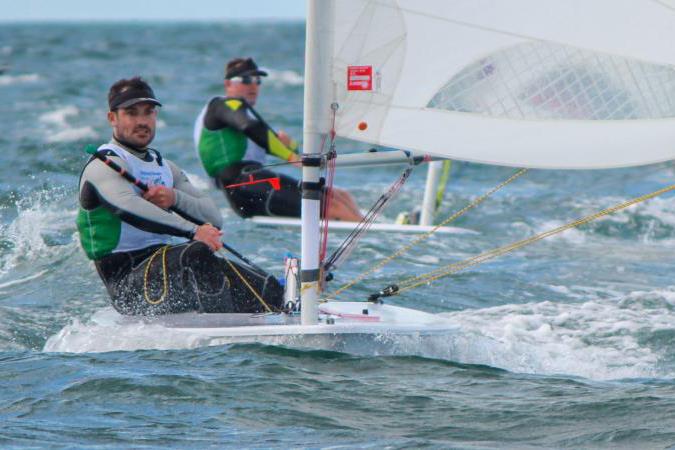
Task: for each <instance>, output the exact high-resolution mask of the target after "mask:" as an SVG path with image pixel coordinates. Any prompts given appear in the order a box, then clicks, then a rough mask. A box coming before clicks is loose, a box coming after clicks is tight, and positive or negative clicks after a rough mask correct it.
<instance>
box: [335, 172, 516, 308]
mask: <svg viewBox="0 0 675 450" xmlns="http://www.w3.org/2000/svg"><path fill="white" fill-rule="evenodd" d="M527 170H528V169H520V170H518V171H517V172H516V173H515V174H513V175H511V176H510V177H509V178H508V179H506V180H505V181H503V182H501V183H500V184H498V185H497V186H495V187H494V188H492V189H491V190H489V191H488V192H486V193H485V194H483V195H481V196H480V197H478V198H477V199H476V200H474V201H473V202H471V203H469V204H468V205H467V206H465V207H464V208H462V209H460V210H459V211H457V212H456V213H454V214H453V215H451V216H450V217H448V218H447V219H445V220H444V221H443V222H441V223H439V224H438V225H436V226H434V227H433V228H432V229H431V230H430V231H428V232H427V233H424V234H422V235H420V236H418V237H417V238H416V239H414V240H413V241H412V242H411V243H410V244H408V245H406V246H404V247H403V248H401V249H399V250H398V251H397V252H395V253H394V254H392V255H390V256H389V257H387V258H385V259H384V260H382V261H380V262H379V263H378V264H376V265H375V266H373V267H372V268H371V269H370V270H367V271H365V272H363V273H362V274H361V275H359V276H357V277H356V278H354V279H353V280H352V281H350V282H349V283H347V284H345V285H343V286H342V287H340V288H339V289H337V290H336V291H335V292H333V293H332V294H329V295H328V297H329V298H335V297H337V296H338V295H340V294H341V293H342V292H344V291H345V290H347V289H349V288H350V287H352V286H354V285H355V284H356V283H358V282H359V281H361V280H363V279H364V278H365V277H367V276H368V275H370V274H371V273H373V272H375V271H377V270H380V269H381V268H382V267H384V266H385V265H386V264H388V263H389V262H391V261H392V260H393V259H395V258H397V257H399V256H401V255H402V254H403V253H405V252H407V251H408V250H410V249H411V248H412V247H414V246H415V245H417V244H419V243H420V242H422V241H423V240H425V239H427V238H429V236H431V235H432V234H434V233H435V232H436V230H438V229H439V228H440V227H442V226H444V225H447V224H448V223H450V222H452V221H453V220H455V219H457V218H458V217H460V216H461V215H463V214H464V213H466V212H467V211H469V210H470V209H473V208H475V207H476V206H478V205H479V204H480V203H482V202H483V201H484V200H485V199H486V198H488V197H489V196H491V195H492V194H494V193H495V192H497V191H498V190H500V189H501V188H503V187H504V186H506V185H507V184H509V183H511V182H512V181H514V180H516V179H517V178H519V177H520V176H522V175H524V174H525V173H526V172H527Z"/></svg>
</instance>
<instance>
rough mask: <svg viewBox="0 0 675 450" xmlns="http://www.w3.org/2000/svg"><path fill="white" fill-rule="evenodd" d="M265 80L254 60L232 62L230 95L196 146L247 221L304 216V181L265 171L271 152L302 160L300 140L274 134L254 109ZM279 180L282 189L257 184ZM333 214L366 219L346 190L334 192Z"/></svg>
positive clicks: (215, 106)
mask: <svg viewBox="0 0 675 450" xmlns="http://www.w3.org/2000/svg"><path fill="white" fill-rule="evenodd" d="M265 76H267V72H265V71H263V70H260V69H259V68H258V66H257V65H256V63H255V62H254V61H253V59H251V58H235V59H232V60H231V61H229V62H228V63H227V65H226V68H225V96H224V97H214V98H212V99H211V100H210V101H209V102H208V104H207V105H206V106H205V107H204V109H203V110H202V112H201V114H200V115H199V117H198V118H197V122H196V123H195V133H194V139H195V146H196V147H197V153H198V155H199V159H200V160H201V162H202V165H203V166H204V169H205V170H206V173H207V174H208V175H209V176H210V177H212V178H213V180H214V182H215V185H216V186H217V187H218V188H219V189H222V190H224V192H225V196H226V197H227V199H228V201H229V203H230V206H232V209H234V211H235V212H236V213H237V214H239V215H240V216H241V217H244V218H248V217H252V216H285V217H300V205H301V197H302V196H301V191H300V182H299V181H298V180H296V179H294V178H292V177H290V176H288V175H284V174H279V173H276V172H273V171H271V170H267V169H264V167H263V166H264V165H265V162H266V158H267V154H270V155H273V156H276V157H277V158H280V159H282V160H285V161H288V162H290V163H298V164H299V162H300V157H299V156H298V155H297V154H296V153H295V151H294V150H295V149H296V148H297V144H296V143H295V141H293V140H292V139H291V138H290V137H289V136H288V134H286V133H285V132H283V131H279V132H278V133H276V132H274V131H273V130H272V129H271V128H270V127H269V126H268V125H267V124H266V123H265V121H264V120H262V118H261V117H260V116H259V115H258V113H257V112H256V111H255V110H254V109H253V107H254V106H255V104H256V101H257V100H258V95H259V93H260V88H261V83H262V77H265ZM275 178H278V179H279V182H280V189H278V190H275V189H274V187H273V185H272V183H270V182H264V181H263V182H256V180H270V179H275ZM228 186H229V187H228ZM327 215H328V218H329V219H333V220H345V221H354V222H358V221H360V220H361V219H362V218H363V217H362V215H361V213H360V211H359V209H358V207H357V206H356V202H355V201H354V199H353V198H352V196H351V195H350V194H349V193H348V192H346V191H344V190H342V189H333V199H332V201H331V203H330V205H329V209H328V211H327Z"/></svg>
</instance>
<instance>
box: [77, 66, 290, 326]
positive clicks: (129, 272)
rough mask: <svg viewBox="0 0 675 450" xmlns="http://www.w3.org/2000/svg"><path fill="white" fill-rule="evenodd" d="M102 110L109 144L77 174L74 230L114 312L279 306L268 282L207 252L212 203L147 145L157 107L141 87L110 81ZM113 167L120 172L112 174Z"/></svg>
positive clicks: (276, 288)
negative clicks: (109, 130)
mask: <svg viewBox="0 0 675 450" xmlns="http://www.w3.org/2000/svg"><path fill="white" fill-rule="evenodd" d="M108 106H109V112H108V122H109V123H110V126H111V128H112V139H111V140H110V142H108V143H107V144H103V145H101V146H100V147H99V148H98V150H96V152H95V153H96V154H95V156H96V157H92V158H91V159H90V160H89V161H88V162H87V164H86V165H85V167H84V169H83V171H82V174H81V176H80V183H79V201H80V210H79V213H78V217H77V227H78V231H79V235H80V242H81V244H82V247H83V249H84V251H85V253H86V255H87V256H88V257H89V258H90V259H92V260H94V263H95V265H96V269H97V271H98V274H99V275H100V277H101V279H102V280H103V283H104V284H105V286H106V288H107V290H108V293H109V294H110V297H111V300H112V304H113V306H114V307H115V309H117V311H119V312H120V313H122V314H146V315H147V314H150V315H154V314H166V313H178V312H188V311H198V312H226V313H230V312H260V311H265V310H269V309H272V308H277V307H279V306H280V305H281V304H282V301H283V300H282V295H283V292H282V289H281V287H280V285H279V283H278V282H277V281H276V279H274V278H273V277H271V276H268V275H266V274H263V273H261V272H259V271H256V270H253V269H251V268H249V267H247V266H243V265H239V264H235V263H233V262H231V261H229V260H226V259H224V258H219V257H217V256H216V255H215V254H214V252H215V251H217V250H219V249H221V248H222V246H223V244H222V242H221V236H222V232H221V231H220V230H219V228H218V227H220V226H221V221H222V219H221V217H220V214H219V211H218V209H217V208H216V206H215V204H214V203H213V201H212V200H211V199H210V198H209V197H208V196H206V195H204V194H203V193H201V192H199V191H198V190H197V189H195V188H194V187H193V186H192V184H191V183H190V181H189V180H188V178H187V177H186V176H185V173H184V172H183V171H182V170H181V169H180V168H179V167H178V166H177V165H176V164H174V163H173V162H171V161H169V160H168V159H166V158H163V157H162V156H161V154H160V153H159V152H158V151H157V150H155V149H152V148H150V147H148V145H150V143H151V142H152V140H153V138H154V137H155V128H156V122H157V110H158V107H160V106H161V103H160V102H159V101H158V100H157V98H156V97H155V94H154V92H153V90H152V89H151V87H150V86H149V85H148V83H146V82H145V81H144V80H143V79H142V78H140V77H134V78H131V79H122V80H119V81H117V82H116V83H114V84H113V85H112V86H111V87H110V91H109V93H108ZM104 161H106V162H104ZM115 164H116V165H117V166H118V167H117V170H119V171H120V172H117V171H116V170H113V168H111V167H114V165H115ZM109 166H110V167H109ZM120 167H121V169H120ZM125 172H126V175H124V173H125ZM121 175H123V176H126V177H127V178H124V177H123V176H121ZM129 175H131V177H129ZM129 179H131V180H135V181H137V183H136V185H134V184H132V183H131V182H129V181H128V180H129ZM143 183H144V185H143ZM145 185H147V186H145ZM138 186H141V187H144V188H146V189H147V191H142V190H141V189H139V187H138ZM197 224H201V225H197ZM176 238H182V240H183V242H182V243H176V241H177V239H176ZM178 242H180V240H178ZM253 290H255V291H256V294H257V295H255V294H254V293H253ZM263 303H265V304H263Z"/></svg>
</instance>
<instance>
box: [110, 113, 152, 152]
mask: <svg viewBox="0 0 675 450" xmlns="http://www.w3.org/2000/svg"><path fill="white" fill-rule="evenodd" d="M108 122H110V126H111V127H112V129H113V136H115V137H116V138H117V139H119V140H122V141H124V142H127V143H129V144H131V145H133V146H134V147H139V148H142V147H146V146H148V145H149V144H150V142H152V140H153V139H154V138H155V128H156V126H157V109H156V107H155V105H153V104H152V103H136V104H135V105H132V106H130V107H128V108H123V109H121V108H120V109H118V110H116V111H109V112H108Z"/></svg>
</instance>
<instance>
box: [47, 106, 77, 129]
mask: <svg viewBox="0 0 675 450" xmlns="http://www.w3.org/2000/svg"><path fill="white" fill-rule="evenodd" d="M79 113H80V110H79V109H77V107H75V106H73V105H67V106H64V107H63V108H59V109H56V110H54V111H50V112H48V113H44V114H42V115H41V116H40V122H42V123H46V124H51V125H57V126H60V127H65V126H68V123H67V118H68V117H71V116H76V115H78V114H79Z"/></svg>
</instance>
